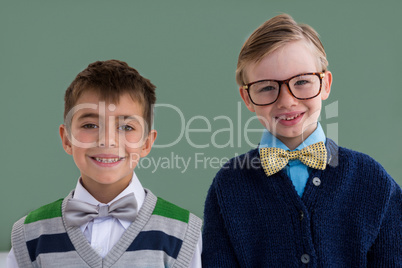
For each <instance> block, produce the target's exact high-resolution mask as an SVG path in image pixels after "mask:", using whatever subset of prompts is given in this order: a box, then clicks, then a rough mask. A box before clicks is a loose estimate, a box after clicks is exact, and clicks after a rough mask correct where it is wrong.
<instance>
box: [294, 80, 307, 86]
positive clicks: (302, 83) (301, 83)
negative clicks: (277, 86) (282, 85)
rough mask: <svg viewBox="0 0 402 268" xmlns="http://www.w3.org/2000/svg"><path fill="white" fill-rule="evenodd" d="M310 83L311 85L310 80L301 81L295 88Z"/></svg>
mask: <svg viewBox="0 0 402 268" xmlns="http://www.w3.org/2000/svg"><path fill="white" fill-rule="evenodd" d="M308 83H310V81H308V80H299V81H297V82H296V83H295V86H304V85H306V84H308Z"/></svg>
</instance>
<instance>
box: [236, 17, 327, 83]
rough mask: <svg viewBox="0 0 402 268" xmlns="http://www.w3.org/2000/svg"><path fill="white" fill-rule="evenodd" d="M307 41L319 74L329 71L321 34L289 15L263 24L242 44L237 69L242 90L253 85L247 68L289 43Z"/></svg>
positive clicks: (274, 18)
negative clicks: (320, 37) (315, 60)
mask: <svg viewBox="0 0 402 268" xmlns="http://www.w3.org/2000/svg"><path fill="white" fill-rule="evenodd" d="M298 40H305V41H306V44H307V46H308V47H310V48H311V49H312V52H313V54H314V55H316V56H317V60H318V66H319V67H320V68H321V70H319V71H327V66H328V61H327V56H326V54H325V50H324V46H323V45H322V43H321V41H320V39H319V35H318V33H317V32H316V31H315V30H314V29H313V28H312V27H311V26H309V25H306V24H298V23H297V22H296V21H295V20H294V19H293V18H292V17H291V16H290V15H288V14H281V15H278V16H275V17H273V18H272V19H270V20H267V21H266V22H264V23H263V24H262V25H261V26H260V27H258V28H257V29H256V30H255V31H254V32H253V33H252V34H251V35H250V37H249V38H248V39H247V40H246V42H245V43H244V44H243V47H242V49H241V51H240V54H239V59H238V61H237V69H236V82H237V84H238V85H239V86H243V85H245V84H247V83H249V82H250V81H247V78H246V71H245V69H246V67H247V66H248V65H249V64H251V63H258V62H260V61H261V60H262V59H263V58H264V57H265V56H266V55H268V54H270V53H272V52H274V51H275V50H277V49H278V48H280V47H283V46H285V45H286V44H288V43H289V42H292V41H298Z"/></svg>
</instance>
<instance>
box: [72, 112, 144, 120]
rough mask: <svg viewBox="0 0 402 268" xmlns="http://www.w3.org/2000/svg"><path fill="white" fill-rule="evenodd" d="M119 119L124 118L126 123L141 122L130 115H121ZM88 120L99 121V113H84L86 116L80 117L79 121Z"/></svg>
mask: <svg viewBox="0 0 402 268" xmlns="http://www.w3.org/2000/svg"><path fill="white" fill-rule="evenodd" d="M117 117H119V118H120V117H123V120H124V121H126V120H134V121H137V122H139V120H138V118H137V117H134V116H130V115H119V116H117ZM86 118H95V119H98V118H99V114H97V113H84V114H82V115H80V116H79V117H78V119H77V120H83V119H86Z"/></svg>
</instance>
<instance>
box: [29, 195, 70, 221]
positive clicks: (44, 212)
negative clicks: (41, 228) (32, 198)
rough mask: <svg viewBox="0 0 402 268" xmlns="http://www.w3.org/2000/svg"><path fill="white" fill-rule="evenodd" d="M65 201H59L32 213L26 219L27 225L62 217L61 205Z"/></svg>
mask: <svg viewBox="0 0 402 268" xmlns="http://www.w3.org/2000/svg"><path fill="white" fill-rule="evenodd" d="M62 202H63V199H59V200H57V201H54V202H52V203H50V204H47V205H44V206H42V207H40V208H38V209H36V210H34V211H32V212H30V213H29V214H28V215H27V216H26V218H25V222H24V223H25V224H27V223H32V222H36V221H40V220H46V219H51V218H56V217H61V204H62Z"/></svg>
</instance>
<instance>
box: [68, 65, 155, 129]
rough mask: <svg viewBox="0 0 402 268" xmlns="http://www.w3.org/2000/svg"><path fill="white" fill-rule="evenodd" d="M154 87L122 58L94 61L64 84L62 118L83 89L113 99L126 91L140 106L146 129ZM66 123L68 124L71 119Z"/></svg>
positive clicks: (150, 117) (113, 100)
mask: <svg viewBox="0 0 402 268" xmlns="http://www.w3.org/2000/svg"><path fill="white" fill-rule="evenodd" d="M155 88H156V87H155V86H154V85H153V84H152V83H151V81H149V80H148V79H146V78H144V77H142V76H141V75H140V74H139V73H138V71H137V70H136V69H134V68H132V67H130V66H128V64H127V63H125V62H123V61H119V60H107V61H96V62H94V63H91V64H89V65H88V67H87V68H86V69H85V70H83V71H82V72H80V73H79V74H78V75H77V76H76V77H75V79H74V81H73V82H72V83H71V85H70V86H69V87H68V88H67V90H66V93H65V96H64V121H66V117H67V115H68V113H69V112H70V110H71V109H72V108H73V107H74V106H75V105H76V103H77V101H78V99H79V97H80V96H81V95H82V94H83V93H84V92H87V91H92V92H94V93H95V94H98V95H99V97H100V98H101V99H103V100H106V101H111V102H114V103H117V102H118V101H119V99H120V96H121V95H123V94H125V93H128V94H129V95H130V96H131V98H132V99H133V100H134V101H138V102H139V103H140V104H141V105H142V106H143V111H144V120H145V122H146V123H147V124H148V125H147V128H146V130H148V131H149V129H150V128H151V126H152V106H153V104H155V101H156V96H155ZM65 124H66V125H67V128H68V125H69V124H71V122H65ZM148 131H147V132H148ZM145 134H148V133H145Z"/></svg>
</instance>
